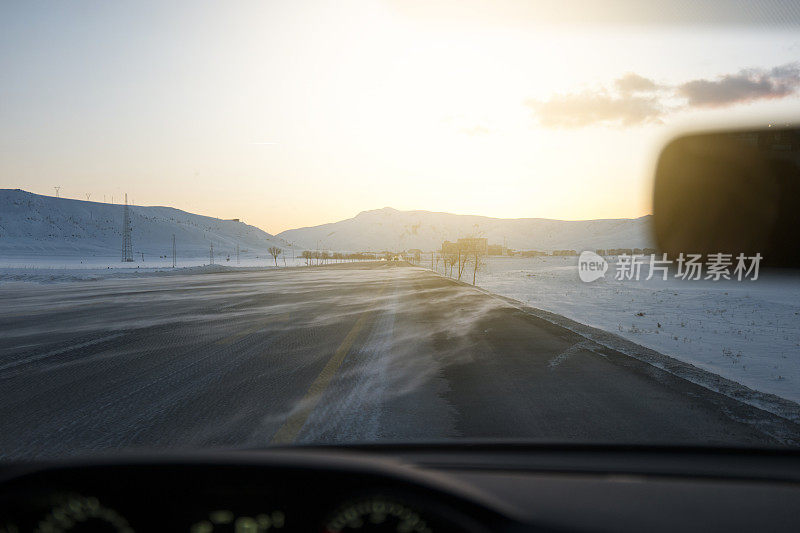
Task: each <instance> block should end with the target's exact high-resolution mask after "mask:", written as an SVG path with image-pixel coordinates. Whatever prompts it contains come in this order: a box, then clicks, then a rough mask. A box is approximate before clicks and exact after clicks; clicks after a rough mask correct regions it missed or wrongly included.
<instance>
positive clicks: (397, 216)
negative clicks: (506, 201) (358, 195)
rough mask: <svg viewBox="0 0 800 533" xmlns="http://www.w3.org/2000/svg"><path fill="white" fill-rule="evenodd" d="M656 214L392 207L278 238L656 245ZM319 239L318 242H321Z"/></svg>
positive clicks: (402, 243)
mask: <svg viewBox="0 0 800 533" xmlns="http://www.w3.org/2000/svg"><path fill="white" fill-rule="evenodd" d="M651 218H652V216H651V215H647V216H643V217H640V218H634V219H628V218H620V219H603V220H579V221H566V220H551V219H546V218H514V219H508V218H490V217H482V216H474V215H453V214H450V213H434V212H430V211H398V210H396V209H392V208H390V207H385V208H383V209H377V210H373V211H363V212H361V213H359V214H358V215H357V216H356V217H354V218H349V219H347V220H342V221H340V222H334V223H332V224H322V225H321V226H313V227H308V228H300V229H293V230H287V231H284V232H282V233H279V234H278V237H280V238H282V239H284V240H286V241H288V242H292V243H295V244H296V245H298V246H300V247H302V248H308V249H316V248H317V247H318V246H319V247H321V248H325V249H328V250H343V251H345V250H346V251H381V250H395V251H399V250H408V249H414V248H418V249H421V250H423V251H430V250H435V249H439V248H440V247H441V245H442V241H445V240H449V241H455V240H456V239H458V238H460V237H467V236H470V235H478V236H481V237H487V238H488V239H489V243H490V244H503V243H504V242H505V243H506V245H507V246H508V247H509V248H513V249H516V250H544V251H550V250H564V249H570V250H594V249H597V248H647V247H651V246H652V238H651V234H650V224H651ZM318 243H319V245H318Z"/></svg>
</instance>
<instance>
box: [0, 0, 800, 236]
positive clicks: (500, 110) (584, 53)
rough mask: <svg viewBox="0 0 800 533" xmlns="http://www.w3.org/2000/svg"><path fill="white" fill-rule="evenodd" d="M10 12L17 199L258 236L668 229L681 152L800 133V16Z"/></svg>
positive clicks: (0, 36)
mask: <svg viewBox="0 0 800 533" xmlns="http://www.w3.org/2000/svg"><path fill="white" fill-rule="evenodd" d="M660 4H661V3H656V2H654V3H650V4H648V3H643V2H638V1H633V0H609V1H608V2H589V1H588V0H587V1H572V2H570V1H562V2H555V1H549V0H546V1H540V2H523V1H518V0H498V1H495V2H479V1H477V0H462V1H459V2H453V1H449V2H448V1H437V0H433V1H430V2H421V1H416V0H409V1H406V2H401V1H384V2H382V1H364V2H360V1H346V0H338V1H319V2H308V1H302V0H298V1H291V2H289V1H274V2H268V1H265V2H246V1H237V2H218V3H214V2H200V1H197V2H80V1H78V2H69V3H68V2H38V1H37V2H33V1H31V2H28V1H25V2H4V3H3V4H2V6H0V72H2V75H0V188H21V189H25V190H28V191H31V192H35V193H40V194H48V195H53V194H55V191H54V187H56V186H60V195H61V196H64V197H69V198H78V199H86V198H87V194H88V195H89V198H90V199H91V200H93V201H109V202H110V201H111V200H112V198H113V199H114V201H115V202H119V201H120V200H121V198H122V196H123V194H124V193H126V192H127V193H128V195H129V197H130V199H131V200H132V201H133V202H134V203H136V204H140V205H169V206H173V207H177V208H179V209H184V210H187V211H191V212H195V213H200V214H206V215H211V216H217V217H220V218H240V219H242V220H244V221H245V222H247V223H250V224H253V225H256V226H259V227H261V228H262V229H264V230H266V231H268V232H270V233H278V232H280V231H283V230H286V229H290V228H295V227H302V226H311V225H316V224H321V223H326V222H333V221H337V220H341V219H344V218H349V217H352V216H354V215H356V214H357V213H358V212H360V211H364V210H369V209H378V208H382V207H385V206H391V207H394V208H396V209H425V210H431V211H446V212H453V213H462V214H479V215H486V216H495V217H507V218H516V217H545V218H559V219H568V220H578V219H593V218H620V217H626V218H627V217H638V216H642V215H645V214H648V213H649V212H650V209H651V206H650V202H651V199H650V188H651V185H652V183H651V182H652V170H653V166H654V163H655V160H656V158H657V155H658V151H659V149H660V147H661V146H663V145H664V144H665V143H666V142H667V141H668V140H669V139H670V138H672V137H674V136H676V135H678V134H680V133H682V132H686V131H691V130H696V129H705V128H709V127H732V126H741V125H762V124H766V123H771V122H778V123H783V122H793V121H797V120H798V118H799V117H800V105H799V104H800V99H799V98H798V91H800V66H798V65H800V63H798V62H800V24H798V22H799V21H800V7H793V6H794V4H793V3H792V2H783V3H782V2H778V1H768V0H762V1H760V2H743V1H739V0H730V1H727V2H724V1H721V0H720V1H708V2H688V1H684V0H676V1H675V2H671V3H669V6H663V5H660Z"/></svg>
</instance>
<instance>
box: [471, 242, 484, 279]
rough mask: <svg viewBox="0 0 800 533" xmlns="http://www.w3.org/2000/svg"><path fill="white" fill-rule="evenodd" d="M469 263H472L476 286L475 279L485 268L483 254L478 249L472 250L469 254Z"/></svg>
mask: <svg viewBox="0 0 800 533" xmlns="http://www.w3.org/2000/svg"><path fill="white" fill-rule="evenodd" d="M469 261H470V262H471V263H472V284H473V285H475V278H476V276H477V274H478V270H480V269H481V268H483V265H484V257H483V254H482V253H481V251H480V250H478V249H475V250H472V251H471V252H470V254H469Z"/></svg>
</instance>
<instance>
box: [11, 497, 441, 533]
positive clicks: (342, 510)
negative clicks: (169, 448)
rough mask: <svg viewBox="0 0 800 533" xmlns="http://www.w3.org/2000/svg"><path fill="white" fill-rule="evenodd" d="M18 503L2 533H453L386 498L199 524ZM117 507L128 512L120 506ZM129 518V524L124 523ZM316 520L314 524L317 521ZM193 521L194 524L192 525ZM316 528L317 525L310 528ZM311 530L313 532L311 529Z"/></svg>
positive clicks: (93, 504)
mask: <svg viewBox="0 0 800 533" xmlns="http://www.w3.org/2000/svg"><path fill="white" fill-rule="evenodd" d="M36 500H37V502H38V503H33V504H32V502H31V501H30V500H29V501H28V502H27V503H26V502H17V503H18V505H16V506H15V507H16V511H14V510H11V509H8V508H5V509H4V513H3V516H4V519H5V520H6V522H5V523H3V524H0V533H12V532H13V533H20V532H24V531H32V532H36V533H59V532H68V531H76V532H77V531H82V532H84V531H92V532H94V531H97V532H119V533H132V532H134V531H153V530H160V529H169V530H171V531H186V532H188V533H213V532H221V531H230V532H236V533H265V532H269V531H274V532H284V531H318V532H320V533H341V532H347V531H363V532H404V533H433V532H434V531H451V530H452V529H451V528H450V527H447V526H446V525H445V526H442V527H441V528H438V529H434V528H433V527H431V524H432V523H430V522H428V519H427V517H426V516H424V515H423V514H421V513H420V512H419V511H418V510H417V509H416V508H415V507H412V506H410V505H408V504H407V503H405V502H404V501H401V500H400V499H397V498H387V497H384V496H372V497H360V498H355V499H353V500H352V501H347V502H345V503H343V504H341V505H339V506H338V507H336V508H331V509H329V510H328V512H327V513H321V512H320V511H321V510H320V509H317V508H309V509H294V511H295V512H294V513H291V514H288V515H287V513H286V512H284V511H282V510H265V511H262V512H254V513H249V514H245V513H237V512H235V511H232V510H230V509H227V508H220V509H216V508H213V507H212V508H211V509H212V510H210V511H209V512H207V513H206V514H205V515H204V516H202V517H201V518H199V519H197V520H194V518H196V517H191V516H187V515H185V514H184V512H183V509H181V508H180V507H179V506H178V507H176V508H174V509H173V513H172V514H171V515H168V514H167V513H166V512H165V511H166V509H165V508H163V507H161V506H159V505H155V506H152V505H151V506H148V505H147V504H146V503H145V502H144V501H143V502H141V504H140V505H137V507H136V508H130V509H128V515H126V514H125V511H123V510H121V509H120V510H118V509H115V508H112V507H110V506H108V505H106V503H105V502H103V501H102V500H101V498H98V497H97V496H85V495H82V494H77V493H56V494H52V495H50V496H49V497H44V498H42V497H40V498H36ZM121 507H126V506H125V505H122V506H121ZM128 516H130V519H129V518H128ZM315 516H317V517H318V519H316V520H315V518H314V517H315ZM193 520H194V521H193ZM314 522H316V523H314ZM309 527H311V529H309Z"/></svg>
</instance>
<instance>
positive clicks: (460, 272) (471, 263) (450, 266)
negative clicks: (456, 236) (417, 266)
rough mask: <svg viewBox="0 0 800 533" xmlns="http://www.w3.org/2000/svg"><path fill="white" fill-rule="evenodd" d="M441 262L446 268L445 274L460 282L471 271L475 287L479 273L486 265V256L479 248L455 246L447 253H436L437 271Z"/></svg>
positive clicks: (434, 260)
mask: <svg viewBox="0 0 800 533" xmlns="http://www.w3.org/2000/svg"><path fill="white" fill-rule="evenodd" d="M440 261H441V262H442V263H443V266H444V274H445V275H446V276H450V277H451V278H455V279H457V280H459V281H461V278H462V277H463V276H464V275H465V274H466V273H467V272H470V271H471V272H472V284H473V285H475V278H476V277H477V275H478V271H479V270H480V269H481V268H483V267H484V265H485V264H486V254H485V253H484V252H483V251H482V250H480V249H478V248H474V247H466V246H458V245H455V246H452V247H450V249H448V250H447V251H446V252H442V253H434V257H433V262H435V263H436V270H437V271H438V270H439V262H440Z"/></svg>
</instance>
